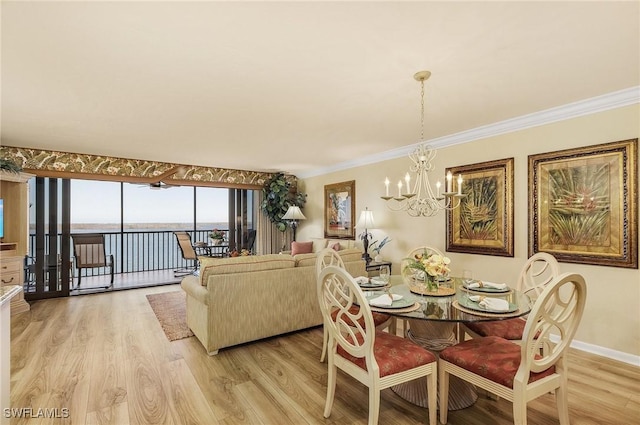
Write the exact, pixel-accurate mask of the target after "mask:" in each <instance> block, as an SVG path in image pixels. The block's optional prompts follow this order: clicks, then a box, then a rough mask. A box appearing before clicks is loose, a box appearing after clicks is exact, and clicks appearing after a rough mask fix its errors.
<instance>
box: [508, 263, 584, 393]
mask: <svg viewBox="0 0 640 425" xmlns="http://www.w3.org/2000/svg"><path fill="white" fill-rule="evenodd" d="M586 297H587V285H586V283H585V281H584V278H583V277H582V276H581V275H579V274H577V273H564V274H562V275H560V276H558V277H556V278H555V279H553V280H552V281H551V283H549V284H548V285H547V286H546V287H545V289H544V291H542V293H541V294H540V296H539V297H538V299H537V300H536V302H535V304H534V306H533V309H532V310H531V312H530V313H529V317H528V318H527V323H526V325H525V327H524V332H523V334H522V349H521V350H522V351H521V359H522V360H521V362H520V367H519V369H518V372H517V373H516V377H515V381H514V390H516V385H526V384H527V382H528V381H529V375H530V373H531V372H533V373H539V372H542V371H545V370H547V369H548V368H549V367H551V366H553V365H555V366H556V372H560V373H561V372H562V371H563V368H564V366H563V359H564V355H565V353H566V351H567V349H568V348H569V345H570V344H571V341H572V340H573V337H574V336H575V333H576V331H577V329H578V325H579V324H580V319H581V318H582V313H583V311H584V306H585V302H586ZM552 333H553V334H554V335H555V338H558V339H559V340H558V341H554V343H555V345H553V344H550V340H549V337H550V335H551V334H552ZM555 338H554V339H555ZM546 347H553V348H552V349H545V350H542V348H546ZM541 352H542V353H543V354H542V355H540V353H541Z"/></svg>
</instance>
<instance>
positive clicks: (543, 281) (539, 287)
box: [459, 252, 559, 343]
mask: <svg viewBox="0 0 640 425" xmlns="http://www.w3.org/2000/svg"><path fill="white" fill-rule="evenodd" d="M558 274H559V267H558V261H557V260H556V259H555V257H554V256H553V255H551V254H547V253H546V252H538V253H536V254H534V255H532V256H531V257H529V259H528V260H527V261H526V263H525V264H524V267H523V268H522V271H521V272H520V276H519V277H518V282H517V283H516V290H518V291H522V292H524V293H526V294H527V295H529V297H530V298H531V299H532V300H534V301H535V300H536V299H537V298H538V296H539V295H540V294H541V293H542V291H543V290H544V288H545V287H546V286H547V285H548V284H549V283H550V282H551V281H553V279H555V278H556V277H557V276H558ZM525 323H526V319H525V318H520V317H518V318H514V319H507V320H497V321H491V322H472V323H467V324H463V325H461V326H460V338H459V340H460V341H463V340H464V337H465V334H468V335H469V336H471V337H472V338H478V337H481V336H499V337H502V338H505V339H508V340H510V341H514V342H518V343H520V342H521V340H522V333H523V332H524V326H525Z"/></svg>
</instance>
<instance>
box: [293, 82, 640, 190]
mask: <svg viewBox="0 0 640 425" xmlns="http://www.w3.org/2000/svg"><path fill="white" fill-rule="evenodd" d="M637 103H640V86H635V87H630V88H628V89H624V90H619V91H616V92H612V93H607V94H604V95H601V96H596V97H592V98H590V99H585V100H581V101H578V102H573V103H569V104H567V105H563V106H558V107H555V108H550V109H545V110H543V111H539V112H534V113H532V114H527V115H522V116H520V117H516V118H511V119H508V120H504V121H499V122H497V123H494V124H489V125H485V126H482V127H476V128H473V129H471V130H465V131H461V132H459V133H455V134H451V135H448V136H443V137H438V138H435V139H430V140H427V141H426V143H428V144H430V145H431V146H433V147H434V148H443V147H447V146H454V145H459V144H463V143H469V142H473V141H475V140H480V139H486V138H488V137H494V136H498V135H501V134H506V133H513V132H515V131H520V130H525V129H528V128H532V127H539V126H541V125H546V124H551V123H554V122H558V121H565V120H568V119H572V118H577V117H581V116H584V115H591V114H595V113H598V112H604V111H608V110H611V109H617V108H622V107H625V106H630V105H634V104H637ZM419 144H420V143H414V144H412V145H407V146H403V147H401V148H397V149H392V150H388V151H384V152H380V153H376V154H372V155H367V156H364V157H361V158H358V159H353V160H349V161H344V162H340V163H337V164H334V165H331V166H329V167H323V168H316V169H314V170H310V171H307V172H302V173H299V174H298V178H303V179H304V178H309V177H316V176H321V175H324V174H329V173H333V172H336V171H342V170H346V169H349V168H354V167H360V166H363V165H369V164H375V163H378V162H382V161H388V160H390V159H395V158H401V157H404V156H407V155H409V153H411V152H412V151H413V150H414V149H415V148H416V146H418V145H419Z"/></svg>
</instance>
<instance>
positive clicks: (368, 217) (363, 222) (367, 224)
mask: <svg viewBox="0 0 640 425" xmlns="http://www.w3.org/2000/svg"><path fill="white" fill-rule="evenodd" d="M356 227H360V228H365V229H373V228H374V227H376V225H375V223H374V221H373V211H369V210H368V209H365V210H364V211H362V212H361V213H360V218H359V219H358V223H357V224H356Z"/></svg>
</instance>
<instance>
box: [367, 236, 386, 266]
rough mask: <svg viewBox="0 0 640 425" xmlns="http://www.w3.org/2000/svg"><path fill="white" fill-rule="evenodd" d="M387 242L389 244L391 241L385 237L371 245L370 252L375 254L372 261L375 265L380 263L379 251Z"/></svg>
mask: <svg viewBox="0 0 640 425" xmlns="http://www.w3.org/2000/svg"><path fill="white" fill-rule="evenodd" d="M389 242H391V239H389V236H385V237H384V239H383V240H381V241H380V242H378V241H375V242H373V243H372V244H371V251H372V252H373V253H374V254H375V256H374V258H373V260H374V261H375V262H377V263H380V262H381V261H382V255H381V254H380V250H381V249H382V248H383V247H384V246H385V245H386V244H388V243H389Z"/></svg>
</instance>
